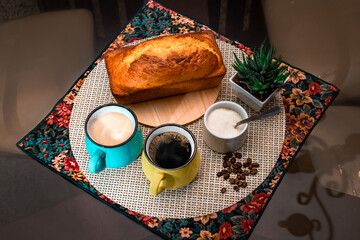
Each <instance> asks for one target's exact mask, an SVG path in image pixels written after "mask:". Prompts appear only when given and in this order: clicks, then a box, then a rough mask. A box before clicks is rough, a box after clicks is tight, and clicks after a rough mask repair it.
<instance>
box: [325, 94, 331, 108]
mask: <svg viewBox="0 0 360 240" xmlns="http://www.w3.org/2000/svg"><path fill="white" fill-rule="evenodd" d="M331 99H332V96H329V97H328V98H326V99H325V105H326V106H327V105H328V104H329V103H330V102H331Z"/></svg>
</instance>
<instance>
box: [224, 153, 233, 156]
mask: <svg viewBox="0 0 360 240" xmlns="http://www.w3.org/2000/svg"><path fill="white" fill-rule="evenodd" d="M232 155H233V153H232V152H227V153H225V156H227V157H232Z"/></svg>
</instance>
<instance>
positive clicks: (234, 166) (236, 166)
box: [231, 163, 239, 169]
mask: <svg viewBox="0 0 360 240" xmlns="http://www.w3.org/2000/svg"><path fill="white" fill-rule="evenodd" d="M231 166H232V168H235V169H238V168H239V167H238V165H236V164H235V163H233V165H231Z"/></svg>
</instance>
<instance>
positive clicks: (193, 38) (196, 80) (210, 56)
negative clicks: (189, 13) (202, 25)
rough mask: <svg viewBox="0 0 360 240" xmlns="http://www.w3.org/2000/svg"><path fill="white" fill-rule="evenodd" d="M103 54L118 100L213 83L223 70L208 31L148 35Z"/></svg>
mask: <svg viewBox="0 0 360 240" xmlns="http://www.w3.org/2000/svg"><path fill="white" fill-rule="evenodd" d="M104 58H105V63H106V69H107V72H108V76H109V82H110V89H111V92H112V94H113V96H114V98H115V100H116V101H117V102H118V103H120V104H128V103H135V102H140V101H146V100H151V99H156V98H160V97H166V96H172V95H177V94H181V93H186V92H191V91H197V90H200V89H206V88H210V87H214V86H217V85H218V84H219V83H220V82H221V80H222V78H223V77H224V75H225V73H226V69H225V66H224V63H223V60H222V57H221V53H220V50H219V48H218V46H217V44H216V42H215V38H214V35H213V34H212V32H210V31H203V32H195V33H189V34H182V35H180V34H179V35H170V36H162V37H158V38H154V39H150V40H148V41H145V42H142V43H139V44H138V45H136V46H130V47H124V48H121V49H118V50H115V51H110V52H107V53H106V54H105V56H104Z"/></svg>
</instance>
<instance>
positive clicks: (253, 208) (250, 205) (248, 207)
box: [240, 202, 263, 213]
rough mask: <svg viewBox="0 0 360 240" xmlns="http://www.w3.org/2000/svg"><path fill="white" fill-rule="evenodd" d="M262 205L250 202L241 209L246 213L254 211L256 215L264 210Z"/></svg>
mask: <svg viewBox="0 0 360 240" xmlns="http://www.w3.org/2000/svg"><path fill="white" fill-rule="evenodd" d="M262 207H263V206H262V205H261V204H260V203H257V202H248V203H245V204H244V205H242V206H241V207H240V209H241V211H243V212H244V213H249V212H251V211H253V212H254V213H259V212H260V211H261V209H262Z"/></svg>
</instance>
